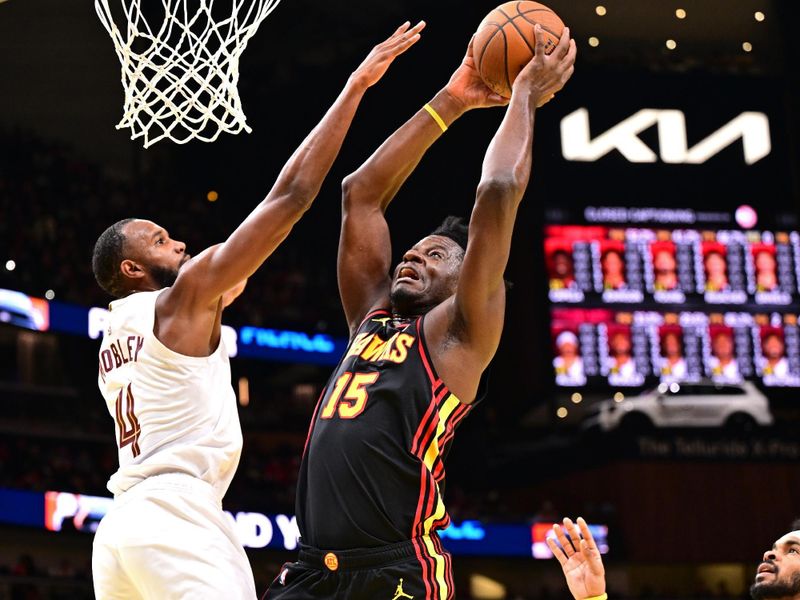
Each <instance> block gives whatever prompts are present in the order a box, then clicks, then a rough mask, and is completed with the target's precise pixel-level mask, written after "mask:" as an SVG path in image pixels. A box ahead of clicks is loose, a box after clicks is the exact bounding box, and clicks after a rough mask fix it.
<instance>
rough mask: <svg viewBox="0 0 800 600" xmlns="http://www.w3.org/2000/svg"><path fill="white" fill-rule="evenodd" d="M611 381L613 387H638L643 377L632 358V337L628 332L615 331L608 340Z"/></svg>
mask: <svg viewBox="0 0 800 600" xmlns="http://www.w3.org/2000/svg"><path fill="white" fill-rule="evenodd" d="M608 347H609V354H610V356H609V371H610V374H609V381H610V382H611V384H612V385H638V384H639V383H640V380H641V375H640V374H639V373H638V372H637V371H636V363H635V362H634V360H633V357H632V356H631V336H630V332H628V331H615V332H614V333H612V334H611V336H610V338H609V340H608Z"/></svg>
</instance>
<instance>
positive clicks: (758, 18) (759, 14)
mask: <svg viewBox="0 0 800 600" xmlns="http://www.w3.org/2000/svg"><path fill="white" fill-rule="evenodd" d="M753 16H754V17H755V19H756V21H758V22H759V23H760V22H761V21H763V20H764V19H766V16H765V15H764V13H763V12H761V11H760V10H757V11H756V12H755V14H754V15H753Z"/></svg>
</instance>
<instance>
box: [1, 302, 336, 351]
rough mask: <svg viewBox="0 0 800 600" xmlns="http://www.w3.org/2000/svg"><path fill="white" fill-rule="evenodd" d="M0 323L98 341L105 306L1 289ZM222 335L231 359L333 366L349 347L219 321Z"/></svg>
mask: <svg viewBox="0 0 800 600" xmlns="http://www.w3.org/2000/svg"><path fill="white" fill-rule="evenodd" d="M0 323H7V324H9V325H15V326H17V327H22V328H25V329H33V330H34V331H57V332H59V333H70V334H74V335H84V336H88V337H90V338H91V339H93V340H96V339H100V338H101V337H102V336H103V335H104V334H105V331H106V329H107V328H108V310H107V309H105V308H100V307H97V306H93V307H91V308H88V309H87V308H85V307H83V306H78V305H75V304H67V303H64V302H56V301H48V300H45V299H43V298H34V297H32V296H28V295H26V294H23V293H22V292H17V291H14V290H4V289H0ZM222 339H223V342H224V344H225V347H226V348H227V350H228V356H230V357H235V356H240V357H243V358H255V359H260V360H269V361H278V362H297V363H311V364H319V365H335V364H336V363H337V362H338V359H339V356H341V355H342V354H343V353H344V350H345V348H346V347H347V339H345V338H334V337H331V336H329V335H326V334H324V333H305V332H302V331H290V330H286V329H267V328H262V327H251V326H244V327H240V328H238V329H235V328H233V327H230V326H228V325H223V326H222Z"/></svg>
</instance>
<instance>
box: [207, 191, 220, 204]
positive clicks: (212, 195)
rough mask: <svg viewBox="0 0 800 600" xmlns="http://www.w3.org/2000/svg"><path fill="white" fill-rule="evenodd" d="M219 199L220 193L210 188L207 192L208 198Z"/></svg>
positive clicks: (214, 200) (210, 199)
mask: <svg viewBox="0 0 800 600" xmlns="http://www.w3.org/2000/svg"><path fill="white" fill-rule="evenodd" d="M218 199H219V194H218V193H217V192H216V190H209V191H208V193H207V194H206V200H208V201H209V202H216V201H217V200H218Z"/></svg>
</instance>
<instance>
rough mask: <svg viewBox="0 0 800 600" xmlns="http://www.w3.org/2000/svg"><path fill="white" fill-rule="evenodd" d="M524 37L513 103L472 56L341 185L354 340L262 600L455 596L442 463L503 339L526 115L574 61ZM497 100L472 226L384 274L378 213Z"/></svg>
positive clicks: (344, 283) (426, 244)
mask: <svg viewBox="0 0 800 600" xmlns="http://www.w3.org/2000/svg"><path fill="white" fill-rule="evenodd" d="M536 35H537V39H536V54H535V57H534V59H533V60H532V61H531V62H530V64H529V65H527V66H526V67H525V69H523V71H522V73H520V75H519V77H518V78H517V80H516V82H515V83H514V87H513V94H512V97H511V100H510V102H508V101H507V100H506V99H504V98H502V97H500V96H497V95H496V94H492V93H491V92H490V90H489V89H488V88H487V87H486V86H485V85H484V84H483V83H482V81H481V79H480V77H479V76H478V74H477V71H476V69H475V66H474V62H473V60H472V52H471V48H470V50H468V52H467V56H466V57H465V59H464V61H463V63H462V64H461V66H460V67H459V68H458V70H457V71H456V72H455V74H454V75H453V76H452V77H451V79H450V81H449V83H448V84H447V86H446V87H445V88H444V89H443V90H442V91H441V92H440V93H439V94H437V95H436V96H435V97H434V98H433V100H431V102H430V103H429V104H428V105H426V107H425V109H424V110H420V111H419V112H418V113H417V114H416V115H415V116H413V117H412V118H411V120H409V121H408V122H406V123H405V124H404V125H403V126H402V127H401V128H400V129H399V130H397V131H396V132H395V133H394V134H393V135H392V136H391V137H390V138H389V139H388V140H387V141H386V142H385V143H384V144H383V145H382V146H381V147H380V148H379V149H378V150H377V152H375V154H373V155H372V157H370V158H369V160H367V162H366V163H365V164H364V165H363V166H362V167H361V168H360V169H359V170H358V171H356V172H355V173H353V174H352V175H350V176H349V177H347V178H346V179H345V181H344V184H343V192H344V199H343V205H344V206H343V209H344V215H343V221H342V236H341V241H340V247H339V262H338V270H339V290H340V294H341V297H342V303H343V305H344V310H345V314H346V317H347V320H348V323H349V325H350V333H351V339H350V344H349V346H348V349H347V351H346V353H345V355H344V356H343V357H342V359H341V361H340V362H339V366H338V367H337V369H336V371H335V372H334V374H333V376H332V377H331V379H330V381H329V383H328V386H327V387H326V389H325V391H324V392H323V394H322V397H321V398H320V401H319V404H318V405H317V408H316V410H315V413H314V416H313V418H312V422H311V428H310V431H309V435H308V439H307V441H306V447H305V450H304V454H303V462H302V465H301V469H300V478H299V483H298V491H297V519H298V525H299V528H300V533H301V551H300V556H299V561H298V562H296V563H292V564H290V565H286V566H284V568H283V569H282V570H281V573H280V574H279V575H278V577H277V578H276V580H275V582H274V583H273V585H272V586H271V587H270V590H269V591H268V592H267V594H266V598H269V599H270V600H272V599H273V598H276V599H281V600H285V599H311V598H342V599H345V598H347V599H362V598H363V599H365V600H366V599H370V600H375V599H384V598H385V599H387V600H393V599H399V598H412V599H415V600H422V599H430V600H434V599H436V600H446V599H449V598H453V597H454V591H453V580H452V572H451V564H450V556H449V555H448V554H447V553H446V552H444V550H443V549H442V546H441V543H440V541H439V538H438V536H437V534H436V531H437V530H439V529H443V528H445V527H447V525H448V524H449V517H448V515H447V511H446V510H445V507H444V503H443V499H442V492H443V488H444V476H445V473H444V466H443V460H444V457H445V454H446V453H447V450H448V448H449V445H450V442H451V441H452V438H453V434H454V430H455V428H456V426H457V425H458V423H459V422H460V421H461V420H462V419H463V418H464V417H465V416H466V415H467V414H468V413H469V411H470V407H471V405H472V404H473V402H474V401H475V399H476V395H477V392H478V383H479V380H480V378H481V374H482V373H483V371H484V369H485V368H486V366H487V365H488V364H489V361H490V360H491V359H492V357H493V356H494V353H495V351H496V349H497V345H498V342H499V339H500V332H501V330H502V327H503V316H504V311H505V287H504V281H503V271H504V270H505V266H506V263H507V260H508V253H509V248H510V245H511V233H512V230H513V227H514V219H515V216H516V212H517V207H518V205H519V202H520V201H521V199H522V196H523V194H524V192H525V188H526V187H527V184H528V178H529V174H530V168H531V153H532V142H533V121H534V114H535V111H536V107H537V106H540V105H541V104H543V103H544V102H546V101H547V100H549V99H550V98H551V97H552V95H553V94H555V93H556V92H557V91H558V90H560V89H561V87H563V85H564V84H565V83H566V81H567V80H568V79H569V78H570V76H571V75H572V71H573V63H574V61H575V44H574V42H571V41H570V38H569V33H568V32H567V31H566V30H565V32H564V35H563V36H562V38H561V42H560V43H559V45H558V46H557V47H556V49H555V50H554V52H553V53H552V54H551V55H549V56H546V55H545V54H544V42H543V40H542V33H541V30H540V29H538V27H537V32H536ZM507 102H508V104H509V106H508V109H507V112H506V115H505V118H504V120H503V122H502V124H501V125H500V128H499V130H498V131H497V133H496V135H495V137H494V139H493V140H492V143H491V144H490V146H489V149H488V151H487V153H486V158H485V160H484V165H483V175H482V178H481V182H480V185H479V186H478V192H477V198H476V201H475V206H474V209H473V212H472V219H471V221H470V224H469V228H468V230H467V227H466V226H464V225H460V224H459V223H458V221H457V220H453V219H448V220H447V221H446V222H445V223H444V224H443V225H442V227H440V228H439V229H437V230H436V231H434V232H433V233H432V234H431V235H429V236H428V237H426V238H424V239H422V240H421V241H419V242H418V243H417V244H416V245H414V247H413V248H411V249H410V250H408V251H407V252H406V253H405V255H404V256H403V259H402V262H401V263H400V264H399V265H397V266H396V267H395V268H394V270H393V274H392V275H390V272H392V271H391V264H390V261H391V254H392V252H391V246H390V240H389V230H388V227H387V224H386V220H385V218H384V211H385V210H386V207H387V206H388V204H389V202H390V201H391V200H392V198H393V197H394V195H395V194H396V193H397V191H398V189H399V188H400V186H401V185H402V184H403V182H404V181H405V179H406V178H407V177H408V176H409V175H410V174H411V172H412V171H413V170H414V167H415V166H416V165H417V163H418V162H419V161H420V159H421V158H422V156H423V155H424V154H425V151H426V150H427V149H428V148H429V147H430V146H431V145H432V144H433V142H435V141H436V139H438V138H439V136H440V135H441V134H442V132H443V131H444V129H446V126H447V125H449V124H450V123H452V122H453V121H455V120H456V119H457V118H458V117H460V116H461V115H462V114H463V113H464V112H466V111H467V110H469V109H472V108H479V107H486V106H497V105H501V104H505V103H507ZM467 240H469V241H467Z"/></svg>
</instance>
